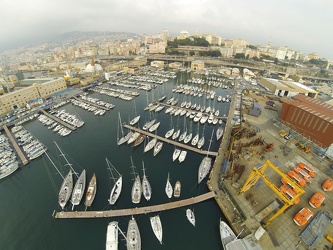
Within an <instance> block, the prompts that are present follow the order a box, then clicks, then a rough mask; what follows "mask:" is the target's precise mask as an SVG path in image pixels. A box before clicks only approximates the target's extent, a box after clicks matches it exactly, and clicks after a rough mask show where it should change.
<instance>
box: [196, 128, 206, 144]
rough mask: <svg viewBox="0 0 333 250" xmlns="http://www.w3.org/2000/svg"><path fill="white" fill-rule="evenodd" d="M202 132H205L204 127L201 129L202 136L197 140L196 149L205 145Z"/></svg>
mask: <svg viewBox="0 0 333 250" xmlns="http://www.w3.org/2000/svg"><path fill="white" fill-rule="evenodd" d="M204 131H205V126H204V127H203V129H202V136H201V138H200V139H199V141H198V144H197V147H198V148H199V149H200V148H202V146H203V145H204V144H205V133H204Z"/></svg>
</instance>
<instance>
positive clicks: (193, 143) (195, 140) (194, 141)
mask: <svg viewBox="0 0 333 250" xmlns="http://www.w3.org/2000/svg"><path fill="white" fill-rule="evenodd" d="M198 142H199V123H198V133H197V134H196V135H195V136H194V137H193V139H192V141H191V144H192V146H196V145H197V144H198Z"/></svg>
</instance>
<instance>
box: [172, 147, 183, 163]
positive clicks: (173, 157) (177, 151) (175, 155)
mask: <svg viewBox="0 0 333 250" xmlns="http://www.w3.org/2000/svg"><path fill="white" fill-rule="evenodd" d="M180 152H181V150H180V149H178V148H175V150H174V151H173V155H172V160H173V161H175V160H176V159H177V158H178V157H179V155H180Z"/></svg>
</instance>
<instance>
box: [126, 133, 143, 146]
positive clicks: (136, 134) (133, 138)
mask: <svg viewBox="0 0 333 250" xmlns="http://www.w3.org/2000/svg"><path fill="white" fill-rule="evenodd" d="M139 136H140V133H139V132H134V134H132V136H131V138H129V139H128V141H127V144H131V143H132V142H134V141H135V140H136V139H138V137H139Z"/></svg>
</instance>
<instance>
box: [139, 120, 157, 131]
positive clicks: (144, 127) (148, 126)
mask: <svg viewBox="0 0 333 250" xmlns="http://www.w3.org/2000/svg"><path fill="white" fill-rule="evenodd" d="M155 121H156V119H153V120H151V121H149V122H146V124H145V125H143V128H142V129H143V130H147V129H149V128H150V127H151V126H153V125H154V123H155Z"/></svg>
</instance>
